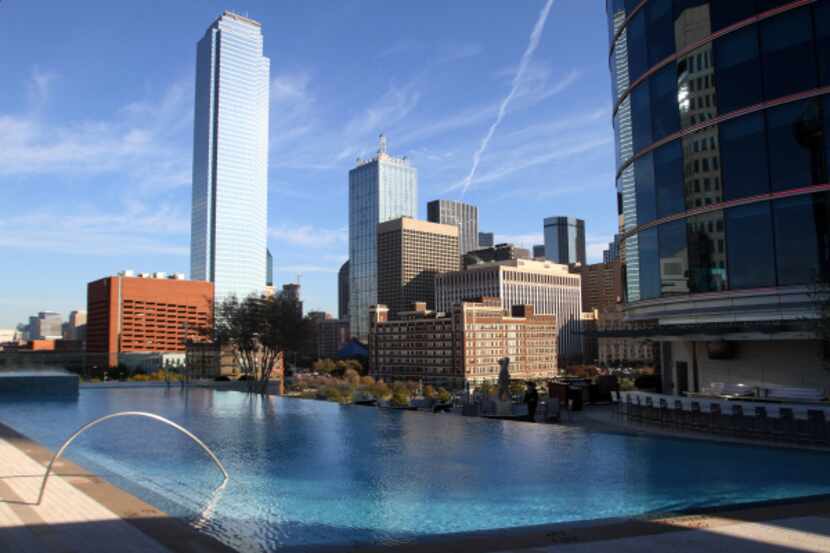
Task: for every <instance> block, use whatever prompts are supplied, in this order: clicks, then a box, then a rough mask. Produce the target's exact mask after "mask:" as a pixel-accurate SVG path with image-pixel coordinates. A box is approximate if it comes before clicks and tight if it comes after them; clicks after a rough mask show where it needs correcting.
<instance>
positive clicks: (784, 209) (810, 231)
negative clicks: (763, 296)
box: [772, 193, 830, 286]
mask: <svg viewBox="0 0 830 553" xmlns="http://www.w3.org/2000/svg"><path fill="white" fill-rule="evenodd" d="M828 200H830V195H828V194H827V193H822V194H811V195H804V196H795V197H792V198H784V199H782V200H777V201H775V202H773V204H772V211H773V219H774V221H775V252H776V259H777V261H778V284H779V285H781V286H786V285H790V284H812V283H815V282H816V281H817V280H823V279H826V278H827V276H828V275H827V269H828V260H830V249H829V248H830V202H828Z"/></svg>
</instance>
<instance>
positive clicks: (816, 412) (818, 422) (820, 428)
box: [807, 409, 827, 444]
mask: <svg viewBox="0 0 830 553" xmlns="http://www.w3.org/2000/svg"><path fill="white" fill-rule="evenodd" d="M807 433H808V435H809V437H810V441H812V442H813V443H815V444H826V443H827V420H826V417H825V416H824V411H822V410H820V409H808V410H807Z"/></svg>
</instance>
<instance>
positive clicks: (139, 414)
mask: <svg viewBox="0 0 830 553" xmlns="http://www.w3.org/2000/svg"><path fill="white" fill-rule="evenodd" d="M117 417H146V418H148V419H153V420H157V421H159V422H162V423H164V424H166V425H168V426H172V427H173V428H175V429H176V430H178V431H179V432H181V433H183V434H185V435H187V436H188V437H190V439H191V440H193V441H194V442H196V443H197V444H199V446H200V447H201V448H202V449H203V450H204V451H205V453H207V454H208V456H210V458H211V459H212V460H213V462H214V464H216V466H217V467H218V468H219V470H220V471H222V476H223V477H224V479H223V480H222V483H221V484H220V485H219V488H217V489H222V488H224V487H225V484H227V483H228V478H229V476H228V471H227V470H225V467H224V466H223V465H222V462H221V461H220V460H219V459H218V458H217V457H216V455H214V453H213V451H211V450H210V448H209V447H208V446H206V445H205V443H204V442H203V441H202V440H200V439H199V438H197V437H196V435H195V434H193V433H192V432H190V431H189V430H188V429H186V428H184V427H183V426H180V425H178V424H176V423H175V422H173V421H171V420H169V419H166V418H164V417H162V416H160V415H156V414H153V413H145V412H143V411H121V412H119V413H113V414H111V415H106V416H104V417H101V418H99V419H95V420H94V421H92V422H89V423H87V424H85V425H83V426H82V427H81V428H79V429H78V431H77V432H75V433H74V434H72V435H71V436H70V437H69V438H68V439H67V440H66V441H65V442H63V445H62V446H61V447H60V449H58V452H57V453H55V455H54V456H53V457H52V460H51V461H49V465H48V466H47V467H46V474H44V475H43V482H42V483H41V484H40V492H39V493H38V495H37V503H36V504H37V505H40V503H41V501H43V493H44V492H45V491H46V483H47V482H48V481H49V475H50V474H52V465H54V464H55V461H57V460H58V458H59V457H60V456H61V455H63V452H64V451H65V450H66V448H67V447H69V444H71V443H72V442H73V441H74V440H75V438H77V437H78V436H80V435H81V434H83V433H84V432H86V431H87V430H89V429H90V428H92V427H93V426H96V425H98V424H101V423H102V422H104V421H106V420H109V419H114V418H117Z"/></svg>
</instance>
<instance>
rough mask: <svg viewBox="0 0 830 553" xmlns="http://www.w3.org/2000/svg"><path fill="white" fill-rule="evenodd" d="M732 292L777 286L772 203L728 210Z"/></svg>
mask: <svg viewBox="0 0 830 553" xmlns="http://www.w3.org/2000/svg"><path fill="white" fill-rule="evenodd" d="M726 237H727V240H728V242H727V244H726V255H727V259H728V265H729V288H730V289H732V290H739V289H742V288H762V287H766V286H775V254H774V251H775V247H774V245H773V235H772V216H771V214H770V204H769V202H759V203H754V204H749V205H744V206H740V207H733V208H731V209H727V210H726Z"/></svg>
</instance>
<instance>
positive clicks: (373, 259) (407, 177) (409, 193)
mask: <svg viewBox="0 0 830 553" xmlns="http://www.w3.org/2000/svg"><path fill="white" fill-rule="evenodd" d="M417 216H418V173H417V171H416V169H415V167H413V166H412V164H411V163H410V162H409V160H408V159H406V158H405V157H393V156H391V155H389V154H388V153H387V151H386V138H385V137H384V136H382V135H381V137H380V144H379V146H378V152H377V155H376V156H375V157H374V158H372V159H370V160H358V162H357V166H356V167H355V168H354V169H352V170H351V171H349V320H350V322H351V332H352V336H354V337H355V338H357V339H359V340H365V339H366V337H367V336H368V334H369V306H370V305H374V304H376V303H377V293H378V288H377V287H378V267H377V261H378V257H377V231H378V224H380V223H383V222H385V221H389V220H391V219H397V218H398V217H412V218H415V217H417Z"/></svg>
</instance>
